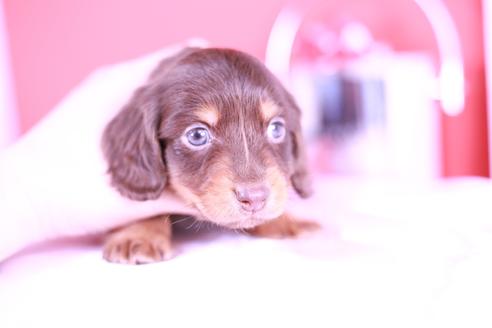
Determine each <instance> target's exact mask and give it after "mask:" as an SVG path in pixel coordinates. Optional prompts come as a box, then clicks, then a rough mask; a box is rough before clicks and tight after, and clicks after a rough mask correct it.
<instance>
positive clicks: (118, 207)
mask: <svg viewBox="0 0 492 328" xmlns="http://www.w3.org/2000/svg"><path fill="white" fill-rule="evenodd" d="M203 45H204V42H203V41H200V40H191V41H188V42H185V43H183V44H177V45H173V46H170V47H167V48H165V49H163V50H160V51H158V52H156V53H153V54H150V55H147V56H144V57H141V58H138V59H135V60H132V61H128V62H124V63H121V64H117V65H112V66H109V67H104V68H101V69H98V70H97V71H96V72H94V73H93V74H91V75H90V76H89V77H88V78H87V79H85V80H84V81H83V82H82V83H81V84H80V85H79V86H77V87H76V88H75V89H73V90H72V91H71V92H70V93H69V94H68V95H67V96H66V97H65V98H64V99H63V100H62V101H61V102H60V104H58V105H57V106H56V107H55V108H54V109H53V110H52V111H51V112H50V113H49V114H48V115H47V116H46V117H45V118H44V119H43V120H42V121H41V122H40V123H38V124H37V126H35V127H34V128H33V129H31V130H30V131H29V132H28V133H27V134H26V135H25V136H24V137H23V138H21V139H20V140H19V141H18V142H17V143H15V144H14V145H13V146H11V147H10V148H9V149H7V150H6V151H5V152H4V153H2V154H0V181H1V185H0V261H1V260H2V259H3V258H5V257H6V256H9V255H10V254H12V253H13V252H15V251H17V250H19V249H20V248H22V247H24V246H26V245H28V244H30V243H32V242H36V241H41V240H45V239H51V238H56V237H61V236H71V235H82V234H87V233H95V232H101V231H105V230H108V229H111V228H114V227H116V226H120V225H124V224H127V223H129V222H131V221H134V220H137V219H141V218H145V217H149V216H153V215H157V214H160V213H185V214H194V213H195V210H194V209H192V208H191V207H189V206H187V205H185V204H184V203H183V202H182V201H181V200H179V199H178V198H176V197H175V196H174V195H173V194H171V193H169V192H165V193H164V194H163V195H162V196H161V198H160V199H157V200H153V201H145V202H139V201H133V200H130V199H127V198H125V197H123V196H121V195H120V194H119V193H118V192H117V191H116V190H115V189H114V188H113V187H111V185H110V182H109V177H108V176H107V175H106V169H107V163H106V161H105V160H104V157H103V154H102V151H101V147H100V144H101V137H102V133H103V130H104V128H105V126H106V124H107V123H108V122H109V121H110V120H111V119H112V118H113V117H114V116H115V115H116V113H117V112H118V111H119V110H120V109H121V108H122V107H123V105H124V104H125V103H126V102H127V101H128V100H129V99H130V97H131V96H132V93H133V91H134V90H136V89H137V88H138V87H139V86H141V85H142V84H143V83H145V81H146V79H147V77H148V76H149V74H150V72H151V71H152V70H153V69H154V68H155V67H156V66H157V64H158V63H159V61H161V60H162V59H163V58H166V57H168V56H172V55H174V54H176V53H177V52H179V51H180V50H181V49H183V48H184V47H186V46H203Z"/></svg>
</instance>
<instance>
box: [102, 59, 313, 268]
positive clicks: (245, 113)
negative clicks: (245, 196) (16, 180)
mask: <svg viewBox="0 0 492 328" xmlns="http://www.w3.org/2000/svg"><path fill="white" fill-rule="evenodd" d="M275 117H281V119H282V121H283V122H285V128H286V134H285V138H284V139H283V140H282V141H281V142H275V143H272V142H271V141H269V139H268V138H267V128H268V125H269V124H270V121H271V120H272V119H273V118H275ZM197 124H199V125H200V126H202V127H205V128H206V129H208V131H209V133H210V135H211V136H212V138H211V142H210V144H207V146H206V147H205V148H203V149H199V150H197V149H195V148H193V147H192V146H190V145H189V144H185V141H186V140H187V139H186V134H185V131H189V130H187V129H190V128H192V127H193V126H195V125H197ZM183 138H185V139H183ZM183 140H185V141H183ZM103 150H104V153H105V155H106V159H107V161H108V164H109V169H108V172H109V174H110V176H111V181H112V184H113V186H114V187H115V188H116V189H117V190H119V191H120V192H121V193H122V194H123V195H125V196H127V197H129V198H131V199H136V200H147V199H156V198H158V197H159V196H160V194H161V193H162V191H163V190H164V188H169V189H170V190H173V191H175V193H176V194H177V195H178V196H180V197H181V198H182V199H183V200H185V201H186V202H188V203H189V204H190V205H192V206H194V207H196V208H197V209H198V210H199V212H200V213H201V216H199V217H198V218H197V219H199V220H207V221H211V222H214V223H216V224H219V225H223V226H226V227H230V228H242V229H244V228H253V227H254V226H257V225H260V224H264V223H268V222H269V221H270V220H273V219H275V218H278V217H281V216H282V213H283V212H284V208H285V204H286V201H287V193H288V191H287V190H288V188H289V186H292V187H293V188H294V190H295V191H296V192H297V193H298V194H299V195H300V196H302V197H307V196H308V195H309V193H310V183H309V178H308V174H307V170H306V165H305V155H304V150H303V141H302V134H301V127H300V110H299V108H298V107H297V105H296V103H295V102H294V100H293V98H292V96H291V95H290V94H289V93H288V92H287V91H286V90H285V89H284V88H283V87H282V85H281V84H280V82H279V81H278V80H277V79H276V78H275V77H274V76H273V75H272V74H271V73H270V72H269V71H268V70H267V69H266V68H265V67H264V66H263V65H262V64H261V63H260V62H259V61H257V60H256V59H254V58H253V57H251V56H249V55H246V54H244V53H241V52H238V51H235V50H229V49H185V50H183V51H182V52H181V53H180V54H178V55H176V56H174V57H172V58H168V59H165V60H164V61H163V62H162V63H161V64H160V65H159V67H158V68H157V69H156V70H155V71H154V72H153V73H152V75H151V77H150V79H149V81H148V82H147V84H146V85H144V86H142V87H141V88H140V89H139V90H137V91H136V93H135V94H134V96H133V98H132V99H131V100H130V101H129V103H128V104H127V105H126V106H125V107H124V108H123V109H122V111H121V113H120V114H119V115H118V116H117V117H115V118H114V119H113V121H112V122H110V124H109V125H108V127H107V129H106V131H105V133H104V137H103ZM239 187H240V188H257V189H256V190H258V188H259V187H261V188H262V190H266V191H267V194H266V195H267V196H265V200H264V203H262V204H263V205H264V206H263V205H262V206H260V207H261V209H260V207H258V208H259V209H258V210H247V211H245V208H246V207H245V203H244V202H242V201H239V198H237V197H238V196H237V193H235V190H236V189H237V188H239ZM251 190H253V189H251ZM248 204H249V203H248ZM159 222H161V221H159ZM162 222H164V221H162ZM166 222H167V221H166ZM138 225H139V224H138V223H137V224H134V225H132V226H130V227H129V228H123V230H121V231H119V232H117V234H119V237H118V238H116V237H115V238H113V237H110V239H109V240H110V241H111V242H108V244H107V245H106V252H105V258H106V259H108V260H109V261H116V262H125V259H126V261H127V262H130V263H135V260H134V258H135V257H137V258H140V255H138V254H140V253H142V252H141V251H138V252H136V253H138V254H134V252H132V247H126V246H125V247H123V248H124V251H123V252H114V250H115V249H116V248H118V247H117V246H118V245H117V244H118V241H121V240H122V242H121V243H124V244H125V245H127V244H128V243H129V242H130V239H134V238H136V239H138V240H140V239H142V238H141V236H142V231H144V230H145V229H148V230H149V238H150V236H152V238H153V237H155V235H156V234H155V233H154V232H155V231H156V229H155V225H154V224H152V225H150V224H149V223H148V221H144V222H143V223H142V228H141V229H140V228H139V229H137V227H138ZM142 229H143V230H142ZM137 230H138V233H136V232H135V231H137ZM300 230H302V229H297V230H296V231H300ZM125 231H127V232H126V233H125ZM125 234H126V238H122V237H121V236H122V235H123V236H125ZM128 236H133V237H131V238H130V237H128ZM137 237H138V238H137ZM151 245H153V244H152V243H151ZM166 247H167V246H166ZM108 248H110V249H111V251H109V250H108ZM120 248H121V246H120ZM137 249H138V248H137ZM140 249H144V248H140ZM165 251H166V253H167V251H169V249H167V248H166V249H165ZM108 254H109V255H108ZM113 254H115V255H113ZM144 255H145V256H147V255H148V254H144ZM145 256H144V257H145ZM145 258H148V256H147V257H145ZM150 258H155V257H152V256H150ZM155 259H157V260H158V258H155Z"/></svg>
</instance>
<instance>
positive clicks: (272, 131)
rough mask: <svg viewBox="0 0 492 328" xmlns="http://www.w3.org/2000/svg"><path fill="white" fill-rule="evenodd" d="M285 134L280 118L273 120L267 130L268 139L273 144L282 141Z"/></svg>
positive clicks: (282, 121) (283, 123)
mask: <svg viewBox="0 0 492 328" xmlns="http://www.w3.org/2000/svg"><path fill="white" fill-rule="evenodd" d="M285 132H286V131H285V122H284V120H283V119H281V118H280V117H277V118H274V119H273V120H272V121H271V122H270V124H269V125H268V128H267V136H268V139H269V140H270V142H273V143H280V142H282V141H284V138H285Z"/></svg>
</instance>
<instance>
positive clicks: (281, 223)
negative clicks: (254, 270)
mask: <svg viewBox="0 0 492 328" xmlns="http://www.w3.org/2000/svg"><path fill="white" fill-rule="evenodd" d="M319 229H321V225H320V224H319V223H317V222H314V221H307V220H298V219H295V218H293V217H291V216H290V215H288V214H284V215H282V216H280V217H279V218H277V219H274V220H271V221H269V222H266V223H264V224H260V225H258V226H256V227H254V228H250V229H247V230H246V232H247V233H248V234H250V235H252V236H255V237H265V238H277V239H281V238H295V237H298V236H299V235H301V234H303V233H306V232H312V231H316V230H319Z"/></svg>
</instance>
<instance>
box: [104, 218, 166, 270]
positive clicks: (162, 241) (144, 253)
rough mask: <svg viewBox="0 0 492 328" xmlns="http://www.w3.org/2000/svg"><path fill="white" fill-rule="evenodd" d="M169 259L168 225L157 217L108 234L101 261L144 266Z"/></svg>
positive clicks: (164, 220)
mask: <svg viewBox="0 0 492 328" xmlns="http://www.w3.org/2000/svg"><path fill="white" fill-rule="evenodd" d="M171 255H172V246H171V223H170V220H169V218H168V217H165V218H163V217H158V218H152V219H148V220H144V221H141V222H136V223H133V224H131V225H129V226H126V227H123V228H122V229H120V230H117V231H115V232H113V233H111V234H110V235H109V236H108V238H107V240H106V242H105V244H104V251H103V257H104V259H106V260H107V261H109V262H113V263H123V264H147V263H154V262H160V261H164V260H168V259H169V258H171Z"/></svg>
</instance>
